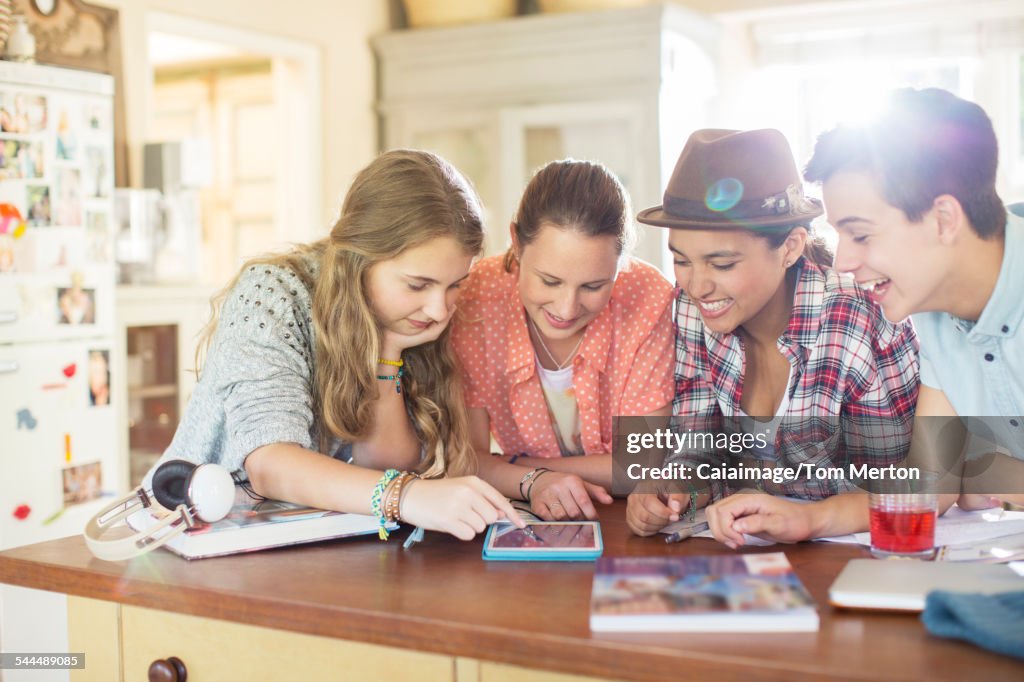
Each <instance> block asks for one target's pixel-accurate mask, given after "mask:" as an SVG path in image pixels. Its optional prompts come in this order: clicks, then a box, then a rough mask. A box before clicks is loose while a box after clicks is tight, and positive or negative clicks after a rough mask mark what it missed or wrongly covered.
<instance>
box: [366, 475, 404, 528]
mask: <svg viewBox="0 0 1024 682" xmlns="http://www.w3.org/2000/svg"><path fill="white" fill-rule="evenodd" d="M398 473H399V472H398V469H388V470H387V471H385V472H384V475H383V476H381V477H380V480H379V481H377V485H375V486H373V493H372V494H371V495H370V511H371V512H372V513H373V515H374V516H376V517H377V520H378V521H380V528H378V529H377V537H379V538H380V539H381V540H387V539H388V529H387V523H388V520H387V518H386V517H385V516H384V514H383V510H382V509H381V496H382V495H383V494H384V490H385V489H386V488H387V487H388V484H389V483H391V481H392V479H394V478H395V476H397V475H398Z"/></svg>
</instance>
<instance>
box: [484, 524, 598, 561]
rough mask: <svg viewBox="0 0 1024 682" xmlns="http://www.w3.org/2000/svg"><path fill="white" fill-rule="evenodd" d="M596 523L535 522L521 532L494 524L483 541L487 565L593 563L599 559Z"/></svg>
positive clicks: (519, 529)
mask: <svg viewBox="0 0 1024 682" xmlns="http://www.w3.org/2000/svg"><path fill="white" fill-rule="evenodd" d="M602 551H604V543H603V542H602V541H601V524H600V523H598V522H597V521H537V522H533V523H528V524H527V525H526V527H525V528H516V527H515V526H513V525H512V524H511V523H508V522H503V523H496V524H494V525H492V526H491V527H490V529H488V531H487V537H485V538H484V552H483V556H484V559H487V560H488V561H593V560H595V559H597V557H599V556H601V552H602Z"/></svg>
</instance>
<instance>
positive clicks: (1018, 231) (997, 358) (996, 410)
mask: <svg viewBox="0 0 1024 682" xmlns="http://www.w3.org/2000/svg"><path fill="white" fill-rule="evenodd" d="M913 320H914V327H915V328H916V330H917V336H918V339H920V342H921V383H922V384H924V385H925V386H930V387H932V388H937V389H939V390H941V391H942V392H943V393H945V394H946V397H947V398H948V399H949V402H950V403H951V404H952V405H953V408H954V409H955V410H956V412H957V414H958V415H960V416H961V417H973V416H978V417H981V416H984V417H989V418H988V419H986V420H985V424H986V425H987V426H988V427H989V428H990V429H992V431H993V432H994V433H993V435H995V436H996V438H997V439H998V442H999V443H1000V444H1002V445H1004V446H1005V447H1007V448H1008V449H1009V450H1010V452H1012V453H1013V454H1014V455H1015V456H1017V457H1019V458H1021V459H1024V416H1021V415H1024V218H1022V217H1020V216H1018V215H1015V214H1014V213H1012V212H1011V213H1008V214H1007V222H1006V242H1005V251H1004V253H1003V264H1002V265H1001V266H1000V268H999V278H998V279H997V280H996V288H995V289H994V290H993V292H992V297H991V298H989V300H988V303H987V304H985V308H984V310H982V312H981V316H980V317H979V318H978V321H977V322H971V321H968V320H961V319H959V318H957V317H954V316H952V315H950V314H948V313H919V314H917V315H914V316H913ZM971 430H972V431H974V429H973V428H972V429H971Z"/></svg>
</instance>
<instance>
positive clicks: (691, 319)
mask: <svg viewBox="0 0 1024 682" xmlns="http://www.w3.org/2000/svg"><path fill="white" fill-rule="evenodd" d="M796 267H799V268H800V271H799V274H798V280H797V284H796V290H795V292H794V296H793V309H792V313H791V314H790V318H789V324H788V325H787V327H786V331H785V332H784V333H783V334H782V336H780V337H779V339H778V343H777V346H778V349H779V351H780V352H781V353H782V354H783V355H784V356H785V357H786V359H787V360H788V361H789V364H790V367H791V368H792V372H791V375H790V382H789V386H788V387H787V391H788V394H789V405H788V408H787V410H786V413H785V415H784V416H783V420H782V424H781V425H780V427H779V429H778V431H777V433H776V440H775V444H774V445H775V453H776V457H775V460H774V462H772V461H758V462H756V465H757V466H760V467H765V466H776V467H778V466H786V467H794V468H795V467H796V466H797V465H798V464H799V463H802V462H806V463H808V464H809V465H811V466H817V467H830V468H834V467H842V468H843V469H844V470H845V471H847V472H849V466H848V465H849V464H851V463H853V464H857V465H861V464H864V463H866V464H868V465H869V466H872V467H874V466H888V465H889V464H896V463H899V462H900V461H902V460H903V459H904V458H905V456H906V452H907V449H908V447H909V444H910V435H911V430H912V421H913V415H914V409H915V406H916V403H917V393H918V383H919V382H918V355H917V350H918V345H917V337H916V335H915V334H914V329H913V326H912V324H911V322H910V321H909V320H905V321H904V322H902V323H900V324H896V325H894V324H892V323H890V322H888V321H887V320H886V319H885V318H884V317H883V315H882V311H881V309H880V308H879V307H878V306H877V305H875V304H874V303H873V302H871V301H870V300H869V299H868V298H867V297H866V296H865V294H864V292H862V291H861V290H860V289H859V288H858V287H857V286H856V284H854V283H853V282H852V281H850V280H843V279H841V278H840V277H839V276H838V274H837V273H836V272H835V271H833V270H831V269H822V268H820V267H818V266H817V265H815V264H813V263H810V262H808V261H806V259H800V261H799V263H798V265H797V266H796ZM675 319H676V367H675V375H676V396H675V400H674V401H673V414H674V415H676V416H677V417H684V418H688V419H686V420H685V421H687V422H690V423H691V425H692V424H693V423H695V420H696V421H698V422H700V423H702V424H703V425H704V428H705V429H706V430H713V429H716V428H717V429H721V430H723V431H726V432H727V431H731V430H738V419H733V418H738V417H739V416H740V414H741V408H740V398H741V396H742V392H743V376H744V361H745V357H744V351H743V344H742V341H741V339H740V337H739V336H737V335H735V334H717V333H714V332H711V331H709V330H707V329H706V328H705V326H704V323H703V321H702V319H701V316H700V311H699V309H698V307H697V305H696V304H694V303H693V302H692V301H691V300H690V299H689V297H688V296H687V295H686V293H685V292H683V291H681V290H680V291H679V292H678V293H677V297H676V317H675ZM752 416H758V417H762V416H771V415H752ZM689 418H693V419H689ZM723 456H724V455H722V454H721V453H717V452H689V453H685V454H684V455H683V458H684V459H688V460H690V461H691V462H692V463H693V464H694V465H696V464H697V463H700V462H707V463H712V464H716V463H718V462H720V461H722V460H721V458H722V457H723ZM749 456H750V455H749V454H747V455H745V456H744V457H745V458H746V457H749ZM744 463H745V464H748V465H749V464H750V462H749V460H747V461H745V462H744ZM710 487H711V491H712V495H713V496H714V497H720V496H722V495H723V494H726V491H725V490H724V487H723V485H721V484H718V483H714V484H712V485H711V486H710ZM732 487H733V488H734V490H731V491H730V492H734V491H735V488H737V487H747V488H749V487H753V486H752V485H751V484H750V483H742V482H737V483H735V484H732ZM759 487H762V486H759ZM854 487H855V486H854V484H853V483H852V482H851V481H850V480H849V479H847V480H845V481H844V480H835V479H825V480H817V479H811V480H808V479H806V478H801V479H798V480H795V481H791V482H785V483H781V484H774V483H765V484H764V485H763V489H764V490H766V491H768V492H771V493H773V494H785V495H791V496H795V497H802V498H805V499H822V498H824V497H828V496H830V495H834V494H836V493H838V492H843V491H845V490H850V489H854Z"/></svg>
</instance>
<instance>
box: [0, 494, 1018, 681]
mask: <svg viewBox="0 0 1024 682" xmlns="http://www.w3.org/2000/svg"><path fill="white" fill-rule="evenodd" d="M624 506H625V505H624V504H623V503H622V502H616V503H615V505H614V506H612V507H610V508H607V509H605V510H603V512H604V513H603V515H602V516H603V533H604V539H605V544H606V549H605V554H606V555H608V556H642V555H661V554H673V553H679V554H713V553H726V552H730V551H731V550H729V549H727V548H725V547H723V546H721V545H718V544H717V543H714V542H713V541H711V540H690V541H687V542H684V543H681V544H676V545H666V544H665V543H664V542H663V541H662V539H661V538H660V537H659V538H653V539H650V538H637V537H634V536H632V535H630V534H629V532H628V530H627V529H626V526H625V522H624V520H623V514H624ZM404 536H405V531H402V532H399V533H396V534H394V535H393V537H392V540H391V541H390V542H388V543H382V542H378V541H377V540H376V539H375V538H372V539H371V538H369V537H367V538H356V539H348V540H340V541H335V542H328V543H321V544H318V545H310V546H306V547H304V548H302V547H299V548H291V549H284V550H273V551H267V552H261V553H257V554H250V555H238V556H232V557H224V558H219V559H206V560H202V561H195V562H186V561H184V560H182V559H179V558H178V557H176V556H174V555H172V554H169V553H165V552H163V551H156V552H153V553H151V554H150V555H148V556H146V557H141V558H139V559H135V560H133V561H130V562H118V563H111V562H105V561H100V560H98V559H95V558H93V557H92V555H90V554H89V552H88V550H87V549H86V548H85V545H84V543H83V542H82V540H81V538H67V539H64V540H57V541H53V542H48V543H43V544H39V545H33V546H29V547H22V548H17V549H13V550H9V551H7V552H3V553H0V582H4V583H10V584H14V585H21V586H24V587H32V588H37V589H43V590H51V591H55V592H62V593H66V594H68V595H72V596H74V597H84V598H86V599H70V600H69V623H70V626H69V628H70V630H71V632H70V637H71V650H72V651H83V650H84V651H86V654H87V656H86V658H87V670H86V671H84V673H82V672H81V671H80V674H79V676H78V677H74V676H73V677H72V679H104V680H110V679H114V678H117V676H118V674H120V675H123V677H121V678H120V679H125V680H135V679H146V677H145V668H146V667H148V665H149V662H150V661H151V660H153V658H159V657H161V656H173V655H177V656H179V657H180V658H182V659H184V660H185V662H186V664H187V665H188V666H189V678H188V679H189V680H190V682H203V681H204V680H211V679H214V680H216V679H227V678H226V677H219V676H217V675H216V674H213V673H210V672H207V673H206V674H205V676H204V674H203V673H202V671H203V670H204V666H207V667H206V669H207V670H213V669H214V668H213V667H211V666H213V664H212V663H211V664H205V663H202V662H200V661H199V659H196V658H191V660H190V657H191V656H193V655H192V654H190V653H189V651H192V649H193V648H194V647H196V646H198V647H200V648H202V647H205V648H206V649H209V651H208V652H207V653H208V654H209V655H212V657H213V658H215V659H217V663H218V664H219V665H222V666H226V665H231V666H236V665H242V664H243V663H244V664H245V665H248V666H250V669H251V670H255V671H257V673H258V674H257V675H256V676H250V677H246V678H244V679H285V678H280V677H276V676H275V674H274V673H271V672H270V666H271V663H272V662H273V661H275V660H280V662H281V664H282V665H283V666H284V667H282V668H281V670H288V671H291V673H290V674H288V679H304V680H305V679H312V678H309V677H307V676H306V673H302V674H301V675H299V676H294V675H295V670H297V668H295V667H294V666H297V665H299V664H300V663H303V662H305V663H306V664H309V665H310V666H312V668H311V669H315V668H316V666H321V665H323V664H324V661H328V662H330V665H331V668H330V669H329V670H328V672H329V675H328V676H325V677H324V679H376V678H380V679H385V678H387V679H392V680H393V679H447V680H460V681H462V680H473V681H474V682H476V681H477V680H511V679H525V678H527V677H529V679H531V680H537V679H547V680H560V679H565V678H564V677H563V676H562V675H548V676H544V675H540V674H539V673H538V671H537V670H529V669H542V670H547V671H558V672H562V673H572V674H576V675H585V676H595V677H604V678H615V679H628V680H669V679H685V678H690V677H692V678H694V679H697V678H704V679H709V678H710V679H715V680H749V679H752V678H756V679H778V680H790V679H793V678H794V677H795V676H803V675H810V676H814V677H828V678H859V679H883V678H899V679H917V680H920V679H926V680H939V679H949V680H963V679H979V678H984V679H985V680H986V682H992V681H993V680H1000V679H1005V680H1017V681H1019V680H1021V679H1024V664H1022V663H1021V662H1019V661H1015V660H1013V659H1010V658H1006V657H1002V656H998V655H995V654H990V653H987V652H985V651H984V650H982V649H979V648H976V647H974V646H971V645H968V644H964V643H960V642H956V641H949V640H942V639H938V638H934V637H931V636H929V635H928V634H927V633H926V632H925V630H924V627H923V626H922V625H921V623H920V621H919V620H918V618H917V616H916V615H903V614H884V613H864V612H844V611H839V610H836V609H833V608H832V607H830V606H829V605H828V599H827V591H828V586H829V585H830V584H831V582H832V580H833V579H834V578H835V576H836V575H837V574H838V573H839V571H840V570H841V569H842V567H843V565H844V564H845V562H846V561H847V560H848V559H851V558H855V557H864V556H867V555H868V554H867V551H866V550H865V549H864V548H861V547H857V546H850V545H835V544H825V543H803V544H801V545H795V546H785V547H782V546H780V547H776V548H767V550H766V549H761V550H757V549H752V550H748V551H776V550H778V549H780V548H781V549H784V550H785V551H786V554H787V556H788V557H789V559H790V561H791V562H792V564H793V566H794V568H795V570H796V572H797V574H798V575H799V576H800V578H801V579H802V580H803V582H804V584H805V585H806V586H807V588H808V589H809V590H810V592H811V594H812V595H813V596H814V598H815V599H816V600H817V601H818V604H819V611H820V614H821V629H820V631H819V632H817V633H808V634H729V635H722V634H718V635H713V634H611V633H600V634H592V633H591V632H590V630H589V627H588V618H589V601H590V586H591V577H592V575H593V564H591V563H580V564H572V563H490V562H484V561H483V560H481V558H480V549H481V540H479V539H478V540H476V541H473V542H467V543H463V542H460V541H458V540H456V539H454V538H452V537H450V536H447V535H442V534H440V533H427V535H426V539H425V540H424V541H423V542H422V543H420V544H419V545H417V546H415V547H414V548H413V549H411V550H407V551H406V550H402V548H401V540H402V539H403V538H404ZM396 540H397V541H396ZM96 600H98V601H96ZM136 607H141V608H136ZM171 614H187V616H188V617H185V618H182V617H178V616H174V615H171ZM223 621H229V622H230V623H240V624H244V625H231V624H229V623H224V622H223ZM103 633H106V634H103ZM289 633H300V635H293V634H289ZM308 635H313V636H314V637H308ZM112 639H113V641H111V640H112ZM338 640H346V641H345V642H339V641H338ZM118 642H119V646H118ZM353 643H369V644H371V645H377V646H366V645H365V644H353ZM305 644H309V645H310V647H311V648H310V649H309V650H308V652H307V653H303V652H304V651H306V649H304V648H302V647H303V646H305ZM76 645H78V646H80V647H88V648H77V649H76ZM176 647H183V648H184V649H188V650H189V651H185V650H183V649H181V648H176ZM296 647H299V650H298V652H297V651H296ZM317 647H320V648H319V649H318V648H317ZM332 647H342V648H332ZM199 655H200V654H194V656H199ZM242 659H245V660H244V661H243V660H242ZM285 659H286V660H285ZM103 665H107V666H110V668H109V669H110V670H117V671H119V672H118V673H113V674H114V678H111V677H107V676H104V677H100V673H99V672H98V671H99V670H106V669H105V668H103V667H102V666H103ZM223 669H225V670H232V671H238V670H241V668H238V667H230V668H223ZM259 673H263V674H262V675H261V674H259ZM103 674H104V675H107V674H110V673H103ZM220 674H221V675H223V674H225V673H220ZM279 674H285V673H277V674H276V675H279ZM237 679H243V677H240V676H239V677H237Z"/></svg>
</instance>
